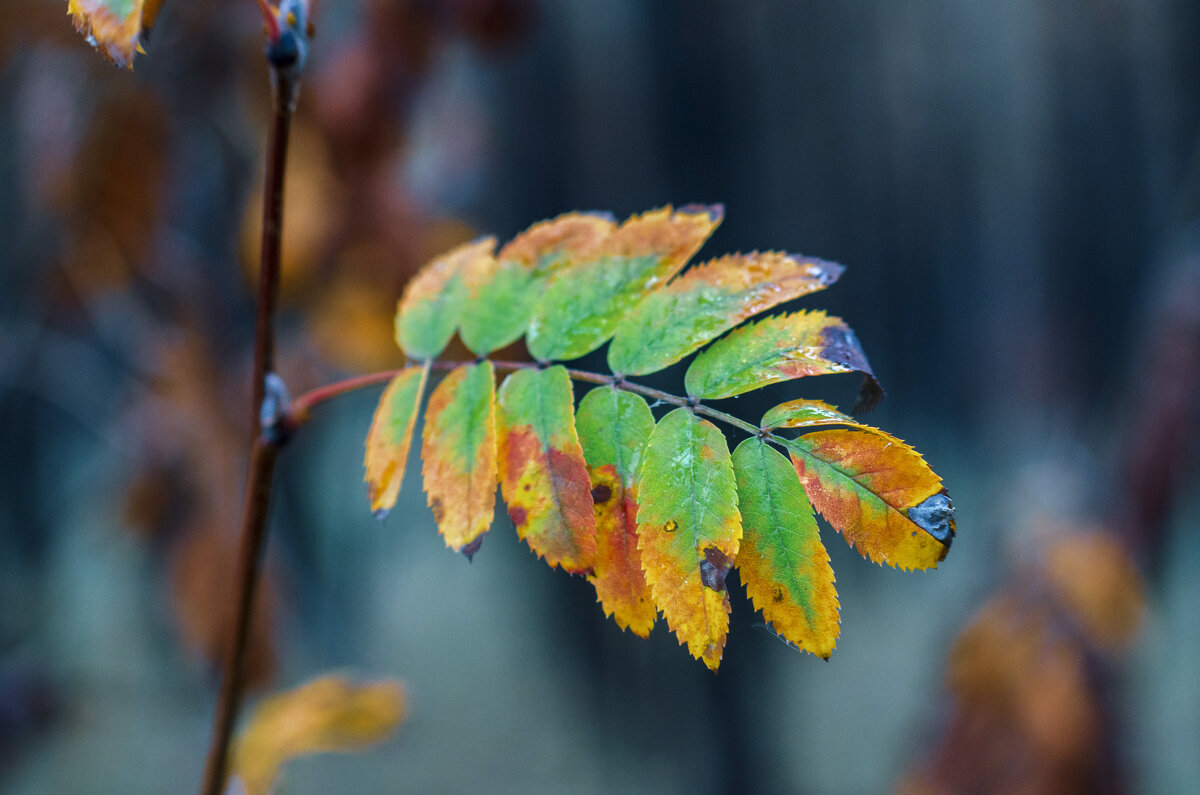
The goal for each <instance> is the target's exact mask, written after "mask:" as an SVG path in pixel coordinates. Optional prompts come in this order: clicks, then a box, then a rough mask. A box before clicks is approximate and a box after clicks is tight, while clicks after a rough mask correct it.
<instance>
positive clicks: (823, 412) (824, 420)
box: [759, 399, 875, 431]
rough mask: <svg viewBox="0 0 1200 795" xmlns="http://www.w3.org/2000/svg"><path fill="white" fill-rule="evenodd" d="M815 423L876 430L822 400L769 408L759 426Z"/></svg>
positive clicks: (803, 401)
mask: <svg viewBox="0 0 1200 795" xmlns="http://www.w3.org/2000/svg"><path fill="white" fill-rule="evenodd" d="M813 425H852V426H854V427H855V428H863V429H866V430H871V431H873V430H875V429H874V428H872V427H870V426H869V425H863V424H862V423H860V422H859V421H858V420H856V419H854V418H853V417H850V416H847V415H845V414H843V413H842V412H840V411H838V410H837V409H836V408H834V407H833V406H831V405H829V404H828V403H825V402H823V401H820V400H804V399H799V400H789V401H787V402H785V403H780V404H779V405H778V406H775V407H774V408H771V409H768V410H767V413H766V414H764V415H763V418H762V422H761V423H759V427H760V428H762V429H763V430H764V431H773V430H776V429H778V428H807V427H810V426H813Z"/></svg>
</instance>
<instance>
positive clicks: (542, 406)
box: [536, 370, 573, 532]
mask: <svg viewBox="0 0 1200 795" xmlns="http://www.w3.org/2000/svg"><path fill="white" fill-rule="evenodd" d="M547 372H549V371H548V370H542V371H541V373H540V374H539V377H538V382H539V383H538V390H537V406H538V412H537V418H536V419H537V422H538V428H537V437H538V444H539V445H540V446H541V449H542V455H544V456H545V457H546V467H547V469H550V485H551V488H550V499H552V500H554V510H555V511H556V512H557V513H558V518H559V519H560V520H561V521H562V523H563V525H564V526H566V515H565V514H564V513H563V508H562V500H560V499H559V497H558V490H559V485H558V473H557V472H555V471H554V469H552V468H550V446H551V445H550V442H549V439H550V434H549V432H548V425H549V423H548V422H547V420H546V395H545V390H546V383H545V378H544V374H545V373H547ZM568 383H570V382H568ZM567 529H568V531H572V532H573V528H571V527H569V526H568V527H567Z"/></svg>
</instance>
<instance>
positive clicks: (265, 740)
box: [231, 675, 404, 795]
mask: <svg viewBox="0 0 1200 795" xmlns="http://www.w3.org/2000/svg"><path fill="white" fill-rule="evenodd" d="M403 719H404V688H403V687H402V686H401V684H400V683H399V682H397V681H394V680H384V681H380V682H372V683H368V684H364V685H352V684H350V683H349V682H347V681H346V680H345V679H344V678H342V677H340V676H336V675H331V676H323V677H321V678H319V679H314V680H313V681H311V682H308V683H307V684H303V685H301V686H300V687H297V688H296V689H294V690H289V691H287V692H284V693H279V694H276V695H274V696H270V697H268V698H265V699H263V700H262V702H260V703H259V705H258V707H257V708H256V709H255V710H254V713H253V714H252V715H251V716H250V721H249V723H247V725H246V728H245V729H244V730H243V731H242V733H241V734H240V735H239V736H238V739H237V743H236V745H235V746H234V749H233V764H232V768H231V770H232V777H236V778H237V779H240V781H238V782H236V784H234V785H233V786H234V787H235V789H234V791H244V792H245V793H246V795H265V794H266V793H268V792H270V790H271V785H272V783H273V782H274V781H275V777H276V776H277V775H278V773H279V767H280V765H282V764H283V763H284V762H286V761H288V760H289V759H292V758H293V757H297V756H301V755H303V754H312V753H319V752H322V751H357V750H361V749H363V748H365V747H366V746H368V745H371V744H372V743H376V742H379V741H381V740H383V739H384V738H385V737H386V736H387V735H388V733H389V732H391V731H392V729H394V728H396V726H398V725H399V724H400V722H401V721H402V720H403ZM238 784H240V790H239V789H236V787H237V785H238Z"/></svg>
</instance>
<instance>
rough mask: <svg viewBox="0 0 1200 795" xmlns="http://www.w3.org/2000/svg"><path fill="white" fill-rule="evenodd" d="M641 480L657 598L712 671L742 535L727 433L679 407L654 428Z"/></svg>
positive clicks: (642, 528)
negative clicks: (727, 586)
mask: <svg viewBox="0 0 1200 795" xmlns="http://www.w3.org/2000/svg"><path fill="white" fill-rule="evenodd" d="M638 481H639V487H638V500H639V507H638V516H637V521H638V548H639V549H640V550H641V553H642V568H643V570H644V571H645V573H646V581H647V582H649V583H650V588H651V591H652V592H653V594H654V602H655V604H656V605H657V607H658V609H659V610H661V611H662V614H663V617H664V618H666V620H667V626H668V627H670V628H671V631H672V632H674V633H675V634H676V636H678V638H679V642H680V643H687V645H688V651H690V652H691V654H692V656H693V657H696V658H697V659H702V660H704V664H705V665H707V666H708V667H709V668H710V669H711V670H713V671H715V670H717V666H718V665H720V663H721V655H722V652H723V650H724V648H725V638H726V636H727V635H728V632H729V593H728V591H726V589H725V576H726V575H727V574H728V573H729V569H730V568H731V567H732V566H733V562H734V559H735V558H736V557H737V553H738V542H739V540H740V539H741V537H742V522H741V516H740V515H739V513H738V495H737V485H736V483H735V482H734V477H733V465H732V462H731V460H730V456H729V448H728V447H727V446H726V444H725V437H724V436H723V435H722V434H721V432H720V431H719V430H717V428H716V427H715V426H714V425H713V424H712V423H710V422H708V421H706V420H701V419H700V418H698V417H696V415H694V414H693V413H692V412H691V411H689V410H688V409H686V408H678V409H675V410H674V411H672V412H671V413H669V414H667V415H666V416H665V417H663V418H662V420H660V421H659V423H658V425H656V426H655V427H654V432H653V433H651V434H650V440H649V441H648V442H647V444H646V451H645V453H644V454H643V459H642V469H641V473H640V475H639V478H638Z"/></svg>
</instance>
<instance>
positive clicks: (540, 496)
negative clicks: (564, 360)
mask: <svg viewBox="0 0 1200 795" xmlns="http://www.w3.org/2000/svg"><path fill="white" fill-rule="evenodd" d="M499 407H500V408H499V414H498V417H497V420H498V426H499V434H500V436H499V439H500V446H499V453H500V462H499V463H500V488H501V491H502V493H503V494H504V500H505V502H506V503H508V515H509V517H510V518H511V519H512V521H513V524H515V525H516V527H517V535H518V536H520V538H522V539H523V540H524V541H525V542H526V543H528V544H529V547H530V548H531V549H532V550H533V551H534V552H536V553H537V554H538V556H539V557H544V558H545V559H546V562H547V563H548V564H550V565H551V566H562V568H563V569H564V570H566V571H568V572H570V573H572V574H583V573H586V572H590V571H591V570H592V567H593V565H594V564H595V560H596V517H595V515H594V513H593V502H592V492H591V484H590V482H589V480H588V470H587V465H586V464H585V462H584V459H583V450H582V449H581V448H580V446H579V437H578V436H577V435H576V432H575V413H574V408H575V399H574V395H573V392H572V389H571V379H570V377H569V376H568V375H567V371H566V370H565V369H563V368H562V366H560V365H555V366H554V367H550V368H547V369H545V370H518V371H516V372H514V373H512V374H511V375H509V376H508V378H506V379H505V380H504V383H503V384H501V385H500V395H499Z"/></svg>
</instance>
